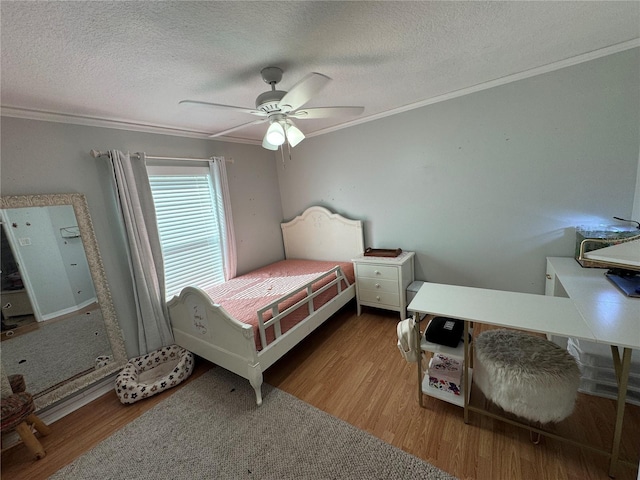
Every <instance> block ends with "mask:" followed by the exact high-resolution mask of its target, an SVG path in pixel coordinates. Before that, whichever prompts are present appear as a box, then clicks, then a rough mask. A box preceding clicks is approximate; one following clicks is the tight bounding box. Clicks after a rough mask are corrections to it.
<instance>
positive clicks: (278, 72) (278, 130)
mask: <svg viewBox="0 0 640 480" xmlns="http://www.w3.org/2000/svg"><path fill="white" fill-rule="evenodd" d="M260 75H261V76H262V79H263V80H264V81H265V82H266V83H268V84H269V85H271V90H269V91H266V92H264V93H262V94H260V95H258V98H256V108H255V109H253V108H244V107H234V106H232V105H222V104H219V103H209V102H201V101H198V100H182V101H181V102H180V104H197V105H207V106H210V107H215V108H221V109H226V110H233V111H236V112H243V113H248V114H250V115H255V116H257V117H261V118H260V119H258V120H254V121H252V122H248V123H243V124H242V125H238V126H236V127H232V128H229V129H227V130H223V131H222V132H218V133H214V134H213V135H211V136H210V137H212V138H213V137H219V136H222V135H226V134H227V133H231V132H235V131H236V130H240V129H242V128H245V127H248V126H250V125H257V124H260V123H267V122H269V124H270V125H269V128H268V129H267V132H266V134H265V136H264V139H263V140H262V146H263V147H264V148H267V149H269V150H278V147H279V146H280V145H282V144H284V142H285V141H287V142H288V143H289V145H290V146H291V147H295V146H296V145H297V144H298V143H300V142H301V141H302V140H303V139H304V133H302V131H301V130H300V129H299V128H298V127H296V125H295V124H294V123H293V120H292V119H294V118H295V119H297V120H303V119H310V118H328V117H336V116H356V115H360V114H361V113H362V112H364V107H316V108H301V107H302V106H303V105H304V104H306V103H307V102H308V101H309V100H310V99H311V97H313V96H314V95H315V94H316V93H318V92H319V91H320V90H322V89H323V88H324V87H325V86H326V85H327V84H328V83H329V82H330V81H331V79H330V78H329V77H327V76H326V75H322V74H321V73H315V72H313V73H310V74H308V75H307V76H305V77H304V78H303V79H302V80H300V81H299V82H298V83H296V84H295V85H294V86H293V87H291V90H289V91H288V92H285V91H282V90H276V84H277V83H279V82H280V80H282V69H280V68H278V67H266V68H263V69H262V71H261V72H260Z"/></svg>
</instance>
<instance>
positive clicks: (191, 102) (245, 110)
mask: <svg viewBox="0 0 640 480" xmlns="http://www.w3.org/2000/svg"><path fill="white" fill-rule="evenodd" d="M178 104H179V105H204V106H207V107H214V108H222V109H225V110H233V111H235V112H242V113H250V114H251V115H257V116H259V117H266V116H267V114H266V113H264V112H262V111H260V110H256V109H254V108H244V107H234V106H233V105H222V104H221V103H209V102H201V101H199V100H181V101H180V102H178Z"/></svg>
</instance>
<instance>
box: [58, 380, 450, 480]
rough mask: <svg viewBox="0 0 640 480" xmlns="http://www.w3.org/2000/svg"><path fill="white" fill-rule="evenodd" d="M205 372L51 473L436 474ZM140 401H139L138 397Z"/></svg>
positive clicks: (280, 395) (276, 396)
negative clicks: (257, 400)
mask: <svg viewBox="0 0 640 480" xmlns="http://www.w3.org/2000/svg"><path fill="white" fill-rule="evenodd" d="M263 394H264V402H263V404H262V406H261V407H257V406H256V404H255V396H254V393H253V389H252V388H251V387H250V386H249V383H248V382H247V381H246V380H244V379H242V378H240V377H238V376H236V375H234V374H232V373H229V372H227V371H226V370H223V369H222V368H214V369H213V370H210V371H209V372H207V373H205V374H203V375H202V376H201V377H200V378H198V379H196V380H194V381H193V382H191V383H190V384H188V385H186V386H185V387H184V388H182V389H181V390H179V391H178V392H176V393H174V394H173V395H171V396H170V397H169V398H167V399H165V400H163V401H162V402H160V403H159V404H158V405H157V406H155V407H154V408H152V409H151V410H149V411H148V412H146V413H145V414H143V415H142V416H140V417H139V418H137V419H136V420H134V421H133V422H131V423H130V424H128V425H127V426H125V427H124V428H122V429H121V430H119V431H118V432H116V433H115V434H113V435H112V436H111V437H109V438H108V439H106V440H105V441H103V442H102V443H100V444H99V445H97V446H96V447H95V448H94V449H93V450H90V451H89V452H87V453H86V454H84V455H82V456H81V457H79V458H78V459H76V460H75V461H74V462H73V463H71V464H70V465H68V466H66V467H65V468H63V469H61V470H59V471H58V472H57V473H56V474H55V475H53V476H52V477H50V478H52V479H59V480H61V479H65V480H68V479H101V480H106V479H121V478H127V479H154V480H155V479H158V478H171V479H214V478H215V479H273V480H276V479H277V480H282V479H394V480H398V479H438V480H440V479H442V480H445V479H446V480H455V477H452V476H450V475H448V474H447V473H445V472H443V471H442V470H439V469H437V468H436V467H434V466H433V465H430V464H428V463H426V462H424V461H423V460H421V459H419V458H417V457H414V456H412V455H410V454H408V453H406V452H404V451H402V450H400V449H398V448H396V447H394V446H392V445H389V444H387V443H385V442H383V441H382V440H379V439H378V438H376V437H374V436H372V435H370V434H368V433H366V432H364V431H362V430H359V429H357V428H355V427H353V426H352V425H350V424H348V423H346V422H344V421H342V420H339V419H337V418H335V417H333V416H331V415H329V414H327V413H325V412H322V411H321V410H318V409H316V408H315V407H312V406H311V405H309V404H307V403H305V402H302V401H301V400H298V399H297V398H295V397H293V396H292V395H289V394H287V393H285V392H283V391H281V390H278V389H276V388H274V387H271V386H269V385H263ZM143 401H144V400H143Z"/></svg>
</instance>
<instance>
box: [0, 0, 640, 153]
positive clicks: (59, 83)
mask: <svg viewBox="0 0 640 480" xmlns="http://www.w3.org/2000/svg"><path fill="white" fill-rule="evenodd" d="M0 9H1V11H0V14H1V17H0V18H1V22H2V23H1V30H0V33H1V44H0V45H1V49H2V65H1V66H2V77H1V80H2V84H1V88H2V89H1V105H2V108H3V110H2V113H3V115H12V116H26V117H32V118H42V117H44V118H58V119H63V120H66V121H71V122H73V123H82V122H87V123H89V124H101V122H100V121H102V120H107V121H111V122H116V123H113V124H112V125H113V126H116V127H120V128H122V127H125V126H127V125H129V127H130V128H132V129H135V128H142V129H144V128H145V127H161V128H160V129H159V130H158V131H162V128H166V129H173V130H174V131H176V132H180V133H181V134H185V135H195V136H199V135H203V136H206V134H211V133H215V132H217V131H221V130H224V129H227V128H230V127H233V126H236V125H238V124H241V123H245V122H249V121H251V120H253V119H254V117H252V116H250V115H246V114H243V113H239V112H231V113H229V112H227V111H221V110H218V109H212V108H205V107H193V106H184V105H178V102H179V101H180V100H182V99H194V100H202V101H207V102H215V103H223V104H229V105H237V106H243V107H249V108H253V107H254V101H255V98H256V97H257V96H258V94H260V93H261V92H263V91H266V90H268V89H269V86H268V85H267V84H265V83H264V82H263V81H262V79H261V78H260V70H261V69H262V68H264V67H266V66H278V67H280V68H282V69H283V70H284V77H283V80H282V82H281V83H280V84H279V85H278V88H279V89H281V90H288V89H289V88H290V87H291V86H292V85H293V84H295V83H296V82H297V81H298V80H300V79H301V78H302V77H303V76H304V75H306V74H307V73H309V72H320V73H323V74H325V75H328V76H329V77H331V78H332V79H333V82H331V83H330V84H329V85H328V86H327V87H326V88H325V89H324V90H322V91H321V92H320V93H319V94H318V95H317V96H315V97H314V98H313V99H312V100H311V101H310V102H309V103H308V104H307V105H306V106H335V105H361V106H364V107H365V112H364V114H363V115H362V117H360V118H359V119H357V121H356V122H355V123H358V122H361V121H366V120H371V119H374V118H379V117H380V116H383V115H385V114H389V113H393V112H398V111H402V110H404V109H408V108H412V107H416V106H420V105H424V104H426V103H428V102H429V101H430V99H434V98H444V97H446V96H448V95H453V92H456V91H460V90H463V91H467V90H469V89H473V88H478V86H479V85H482V84H486V83H487V82H490V83H489V84H491V82H493V83H495V82H499V81H500V79H503V81H504V79H505V77H509V78H518V76H517V75H516V77H510V76H512V75H514V74H522V75H526V72H529V71H531V70H532V69H533V70H534V72H535V71H538V70H540V69H542V70H544V68H543V67H545V66H546V68H552V67H549V66H550V65H553V64H557V63H558V62H560V64H563V62H564V63H567V62H571V59H575V58H576V57H578V58H581V56H583V55H585V54H592V55H597V52H598V51H599V50H601V49H605V51H608V50H606V49H609V50H612V51H616V49H625V48H629V47H632V46H638V45H640V43H638V38H639V37H640V2H637V1H628V2H609V1H605V2H593V1H587V2H550V1H540V2H513V1H510V2H480V1H476V2H395V1H386V2H368V1H356V2H346V1H332V2H318V1H294V2H271V1H259V2H219V1H204V2H173V1H165V2H155V1H142V2H90V1H85V2H31V1H29V2H15V1H11V2H9V1H3V2H1V3H0ZM593 52H596V53H593ZM536 69H538V70H536ZM50 114H60V115H63V116H54V115H50ZM47 115H48V117H47ZM247 117H248V118H247ZM297 123H298V126H299V127H300V128H301V130H303V131H304V132H305V133H306V134H311V135H313V134H320V133H323V132H326V131H331V130H333V129H335V128H337V126H339V125H341V124H342V125H343V126H344V125H349V124H353V123H354V119H352V118H340V119H337V120H328V119H321V120H300V121H297ZM264 129H265V127H264V125H260V126H257V127H251V128H246V129H242V130H239V131H235V132H233V133H232V134H230V135H231V136H233V137H234V138H235V140H237V141H249V142H251V141H258V140H260V139H261V138H262V136H263V134H264ZM167 131H171V130H167Z"/></svg>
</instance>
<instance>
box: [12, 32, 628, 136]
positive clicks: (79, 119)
mask: <svg viewBox="0 0 640 480" xmlns="http://www.w3.org/2000/svg"><path fill="white" fill-rule="evenodd" d="M637 47H640V38H635V39H633V40H629V41H627V42H622V43H619V44H616V45H612V46H610V47H605V48H601V49H599V50H594V51H593V52H588V53H585V54H582V55H577V56H575V57H571V58H567V59H565V60H560V61H558V62H554V63H550V64H548V65H543V66H541V67H537V68H532V69H531V70H525V71H523V72H519V73H515V74H512V75H506V76H504V77H501V78H497V79H495V80H490V81H488V82H483V83H479V84H477V85H473V86H471V87H466V88H462V89H460V90H456V91H454V92H449V93H445V94H443V95H437V96H435V97H431V98H428V99H425V100H422V101H420V102H416V103H412V104H409V105H405V106H402V107H399V108H394V109H391V110H387V111H386V112H381V113H377V114H375V115H370V116H367V117H362V118H359V119H356V120H352V121H349V122H345V123H342V124H340V125H336V126H333V127H328V128H323V129H321V130H317V131H315V132H311V133H308V134H306V136H307V137H316V136H318V135H323V134H325V133H331V132H335V131H337V130H342V129H344V128H348V127H352V126H355V125H360V124H363V123H368V122H372V121H374V120H379V119H381V118H385V117H390V116H392V115H397V114H399V113H403V112H407V111H410V110H415V109H416V108H422V107H425V106H427V105H433V104H434V103H439V102H444V101H446V100H451V99H454V98H458V97H462V96H464V95H469V94H471V93H476V92H480V91H482V90H487V89H489V88H493V87H497V86H500V85H505V84H507V83H512V82H517V81H519V80H524V79H526V78H530V77H535V76H537V75H543V74H545V73H549V72H553V71H555V70H560V69H562V68H566V67H570V66H573V65H577V64H580V63H584V62H588V61H591V60H595V59H598V58H601V57H605V56H607V55H613V54H615V53H619V52H623V51H625V50H630V49H632V48H637ZM0 116H3V117H14V118H24V119H29V120H41V121H45V122H57V123H70V124H74V125H84V126H91V127H102V128H114V129H117V130H128V131H135V132H143V133H155V134H160V135H174V136H179V137H189V138H199V139H205V140H212V139H211V138H210V133H208V132H199V131H193V130H186V129H180V128H175V127H167V126H163V125H153V124H144V123H135V122H126V121H122V120H114V119H108V118H97V117H89V116H83V115H70V114H65V113H56V112H47V111H42V110H31V109H26V108H17V107H5V106H2V107H0ZM215 140H219V141H224V142H231V143H243V144H250V145H261V143H262V142H261V141H257V140H249V139H244V138H237V137H225V136H221V137H216V138H215Z"/></svg>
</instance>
